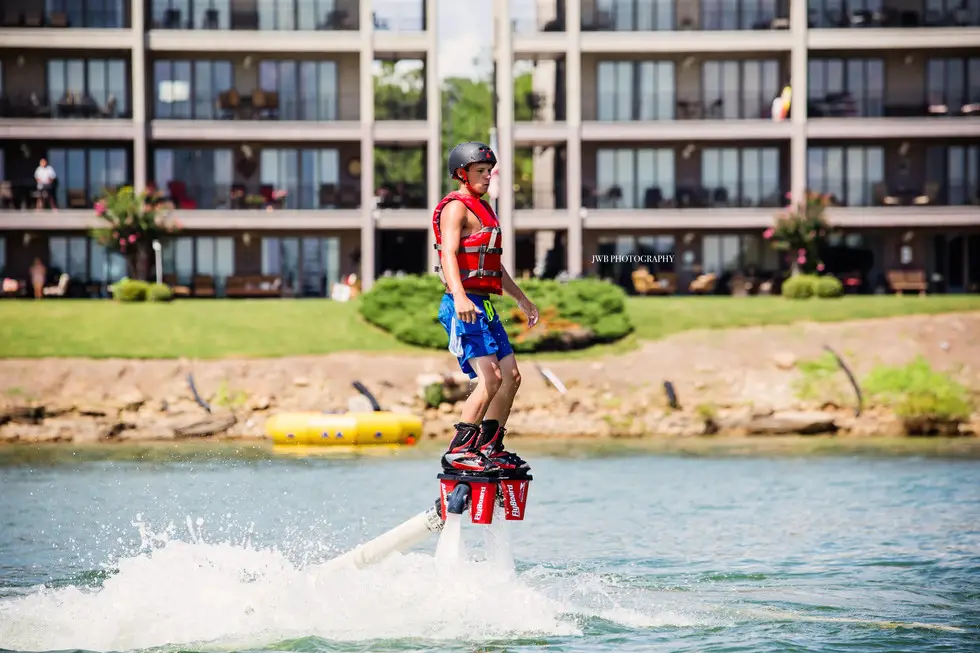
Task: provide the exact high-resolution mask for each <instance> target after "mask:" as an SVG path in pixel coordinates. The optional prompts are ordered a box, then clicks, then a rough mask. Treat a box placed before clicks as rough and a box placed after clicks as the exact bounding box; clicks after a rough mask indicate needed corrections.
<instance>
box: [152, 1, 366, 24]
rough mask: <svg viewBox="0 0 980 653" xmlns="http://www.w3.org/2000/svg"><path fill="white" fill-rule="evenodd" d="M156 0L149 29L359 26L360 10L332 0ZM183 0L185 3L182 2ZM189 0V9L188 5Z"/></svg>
mask: <svg viewBox="0 0 980 653" xmlns="http://www.w3.org/2000/svg"><path fill="white" fill-rule="evenodd" d="M173 4H175V3H172V1H171V0H153V7H152V15H151V17H150V20H149V21H148V27H149V28H150V29H175V30H258V31H317V30H326V31H345V30H357V29H358V26H359V22H358V13H357V11H356V9H355V10H354V11H347V10H344V9H335V8H334V2H333V0H257V2H251V3H250V2H242V3H239V2H228V1H227V0H225V1H224V2H222V1H221V0H190V2H189V3H187V4H184V9H181V8H178V7H174V6H172V5H173ZM182 4H183V3H182ZM188 4H189V9H188V8H187V6H188Z"/></svg>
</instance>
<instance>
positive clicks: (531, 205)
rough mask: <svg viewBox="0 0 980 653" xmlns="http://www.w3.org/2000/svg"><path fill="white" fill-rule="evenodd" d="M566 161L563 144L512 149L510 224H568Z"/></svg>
mask: <svg viewBox="0 0 980 653" xmlns="http://www.w3.org/2000/svg"><path fill="white" fill-rule="evenodd" d="M567 188H568V163H567V148H566V146H565V145H564V144H561V145H552V146H544V147H542V146H537V147H533V148H522V147H518V148H517V150H516V151H515V152H514V228H515V229H523V230H537V229H566V228H568V220H569V217H570V216H569V213H568V194H567V191H566V189H567Z"/></svg>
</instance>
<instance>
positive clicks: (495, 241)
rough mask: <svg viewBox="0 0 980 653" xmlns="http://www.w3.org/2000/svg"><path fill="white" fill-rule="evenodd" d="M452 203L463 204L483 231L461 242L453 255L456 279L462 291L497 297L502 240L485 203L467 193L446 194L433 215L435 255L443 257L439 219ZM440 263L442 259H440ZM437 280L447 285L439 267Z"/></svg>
mask: <svg viewBox="0 0 980 653" xmlns="http://www.w3.org/2000/svg"><path fill="white" fill-rule="evenodd" d="M453 200H459V201H460V202H462V203H463V204H464V205H465V206H466V208H467V209H469V210H470V212H471V213H472V214H473V215H475V216H476V217H477V219H478V220H479V221H480V224H481V225H483V228H482V229H480V230H479V231H477V232H475V233H472V234H470V235H468V236H466V237H465V238H462V239H460V242H459V249H458V250H457V254H456V265H458V266H459V278H460V281H462V282H463V289H464V290H467V291H474V292H488V293H493V294H496V295H502V294H503V285H502V283H501V279H502V277H503V272H502V271H501V262H500V255H501V254H502V253H503V251H504V250H503V248H502V247H501V245H502V236H501V234H500V222H499V221H498V220H497V216H496V214H495V213H494V212H493V207H491V206H490V205H489V204H488V203H487V202H485V201H484V200H482V199H477V198H476V197H473V196H472V195H468V194H466V193H459V192H456V191H453V192H452V193H449V194H448V195H446V196H445V197H444V198H442V201H441V202H439V205H438V206H437V207H436V210H435V212H433V214H432V231H433V232H434V233H435V237H436V243H435V248H436V251H438V252H439V256H440V257H441V256H442V233H441V231H442V230H441V229H440V228H439V219H440V216H441V215H442V210H443V209H444V208H445V207H446V205H447V204H449V203H450V202H452V201H453ZM440 262H441V259H440ZM436 272H438V273H439V278H440V279H442V282H443V283H444V284H445V283H446V277H445V275H444V274H443V272H442V266H441V265H437V266H436Z"/></svg>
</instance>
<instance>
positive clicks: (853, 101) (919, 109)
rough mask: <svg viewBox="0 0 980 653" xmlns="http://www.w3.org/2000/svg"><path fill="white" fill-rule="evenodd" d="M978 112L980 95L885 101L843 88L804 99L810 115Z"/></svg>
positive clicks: (909, 115) (962, 114) (906, 115)
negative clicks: (856, 95)
mask: <svg viewBox="0 0 980 653" xmlns="http://www.w3.org/2000/svg"><path fill="white" fill-rule="evenodd" d="M977 115H980V97H977V98H975V99H974V100H973V101H967V100H965V99H964V98H962V97H960V98H956V99H950V100H947V99H946V98H940V97H937V98H932V99H930V100H923V101H922V102H919V103H910V104H894V103H886V102H885V99H884V98H883V97H865V98H855V97H854V96H853V95H852V94H850V93H848V92H846V91H844V92H841V93H828V94H827V95H825V96H824V97H821V98H815V97H811V98H810V99H809V100H808V102H807V116H809V117H810V118H858V117H860V118H882V117H885V118H925V117H951V118H955V117H965V116H977Z"/></svg>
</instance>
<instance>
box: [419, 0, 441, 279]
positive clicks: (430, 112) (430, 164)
mask: <svg viewBox="0 0 980 653" xmlns="http://www.w3.org/2000/svg"><path fill="white" fill-rule="evenodd" d="M425 5H426V10H425V14H426V29H427V30H428V36H429V40H428V49H427V51H426V57H425V88H426V114H425V115H426V119H427V120H428V126H429V141H428V143H427V150H426V166H425V174H426V189H427V197H428V204H427V205H428V207H429V210H430V211H432V210H434V209H435V208H436V205H437V204H438V203H439V200H440V199H442V180H443V175H445V174H446V173H445V171H444V170H443V167H442V148H443V145H442V85H441V84H440V82H439V30H438V27H439V2H438V0H426V3H425ZM423 226H424V227H425V231H426V234H427V236H426V243H427V247H426V258H425V260H426V262H427V263H426V272H428V273H434V272H435V267H436V265H438V263H439V252H437V251H436V250H435V247H434V246H435V243H436V239H435V234H433V233H432V226H431V225H430V224H429V222H426V223H425V224H424V225H423Z"/></svg>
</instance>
